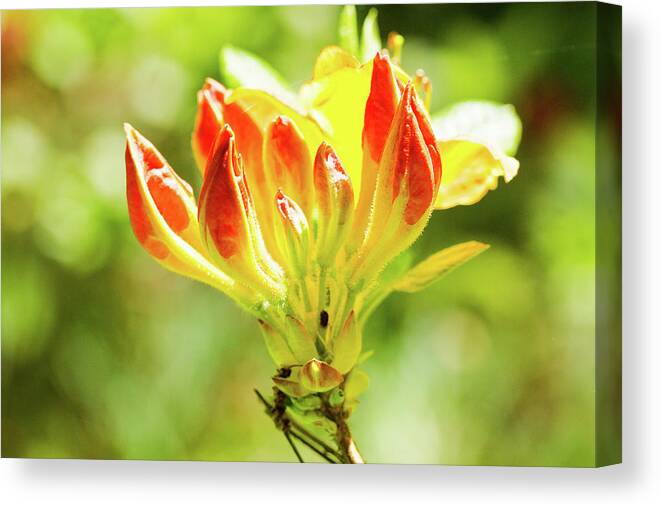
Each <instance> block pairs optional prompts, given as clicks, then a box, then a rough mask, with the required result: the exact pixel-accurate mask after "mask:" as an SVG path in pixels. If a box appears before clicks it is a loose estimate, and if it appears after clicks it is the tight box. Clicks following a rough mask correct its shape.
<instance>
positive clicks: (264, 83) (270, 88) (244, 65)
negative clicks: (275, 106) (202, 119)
mask: <svg viewBox="0 0 661 507" xmlns="http://www.w3.org/2000/svg"><path fill="white" fill-rule="evenodd" d="M218 60H219V64H220V75H221V76H222V77H223V81H224V84H225V86H227V87H228V88H239V87H243V88H259V89H260V90H265V91H267V92H268V93H270V94H271V95H273V96H274V97H278V98H280V99H281V100H285V101H287V102H291V101H293V100H295V94H294V93H292V92H291V90H290V89H289V86H288V85H287V81H286V80H285V79H284V78H283V77H282V76H281V75H280V74H279V73H278V71H276V70H275V69H274V68H273V67H271V66H270V65H269V64H268V63H266V62H265V61H264V60H262V59H261V58H260V57H258V56H257V55H254V54H252V53H249V52H248V51H244V50H243V49H239V48H236V47H234V46H230V45H229V44H228V45H225V46H223V47H222V48H221V49H220V53H219V55H218Z"/></svg>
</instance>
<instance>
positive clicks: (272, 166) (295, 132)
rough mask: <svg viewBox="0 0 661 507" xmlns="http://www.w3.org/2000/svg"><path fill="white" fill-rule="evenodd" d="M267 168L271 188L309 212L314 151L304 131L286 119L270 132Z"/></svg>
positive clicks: (275, 122) (273, 125) (276, 122)
mask: <svg viewBox="0 0 661 507" xmlns="http://www.w3.org/2000/svg"><path fill="white" fill-rule="evenodd" d="M264 164H265V169H266V174H267V175H268V176H267V177H268V179H269V180H270V183H271V188H282V189H283V190H284V191H285V192H286V193H287V194H288V195H290V196H292V198H294V199H296V201H297V202H298V203H299V204H300V205H301V207H302V208H303V209H304V210H305V211H306V212H309V210H310V198H311V196H310V186H311V167H310V165H311V161H310V151H309V149H308V146H307V144H306V142H305V139H304V138H303V134H302V133H301V131H300V130H299V129H298V127H297V126H296V125H295V124H294V122H293V121H292V120H290V119H289V118H287V117H286V116H278V117H277V118H276V119H275V120H273V121H272V122H271V123H270V124H269V126H268V128H267V131H266V136H265V139H264Z"/></svg>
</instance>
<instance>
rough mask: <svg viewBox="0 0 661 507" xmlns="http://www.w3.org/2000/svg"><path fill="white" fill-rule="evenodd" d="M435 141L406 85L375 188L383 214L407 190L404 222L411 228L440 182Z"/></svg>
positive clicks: (428, 205) (410, 90)
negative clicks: (376, 187)
mask: <svg viewBox="0 0 661 507" xmlns="http://www.w3.org/2000/svg"><path fill="white" fill-rule="evenodd" d="M435 141H436V139H435V137H434V134H433V132H432V129H431V126H430V124H429V120H428V119H427V117H426V113H425V112H424V109H423V108H422V107H421V106H420V104H419V103H418V101H417V98H416V96H415V89H414V88H413V85H412V84H411V83H409V84H408V85H406V87H405V88H404V93H403V94H402V99H401V101H400V104H399V107H398V109H397V113H396V115H395V118H394V120H393V122H392V126H391V129H390V133H389V136H388V142H387V144H386V147H385V149H384V153H383V158H382V160H381V166H380V169H379V183H378V187H379V188H378V189H377V192H378V195H377V201H380V205H381V206H382V211H386V210H388V209H390V208H391V207H392V203H393V202H394V201H395V199H397V197H398V196H399V195H400V192H401V191H402V190H403V189H404V188H405V189H406V191H407V195H406V204H405V210H404V220H405V222H406V223H407V224H408V225H414V224H415V223H416V222H417V221H418V220H420V218H421V217H422V216H423V215H424V214H425V212H427V211H428V210H430V209H431V207H432V204H433V201H434V197H435V193H436V190H437V188H438V184H439V183H440V174H441V159H440V156H439V153H438V149H437V148H436V142H435ZM376 213H377V212H376V211H375V214H376ZM380 215H381V216H386V215H387V213H383V212H381V213H380Z"/></svg>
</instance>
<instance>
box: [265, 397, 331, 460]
mask: <svg viewBox="0 0 661 507" xmlns="http://www.w3.org/2000/svg"><path fill="white" fill-rule="evenodd" d="M254 391H255V394H256V395H257V398H258V399H259V401H260V402H261V403H262V404H263V405H264V407H265V408H266V411H267V413H268V415H269V416H270V417H271V418H272V419H273V421H274V422H275V425H276V427H277V428H278V429H279V430H281V431H282V432H283V433H284V435H285V438H286V439H287V441H288V442H289V444H290V445H291V447H292V449H293V451H294V453H295V454H296V457H297V458H298V460H299V461H300V462H301V463H303V460H302V457H301V455H300V453H299V452H298V449H297V448H296V447H295V445H294V443H293V441H292V440H291V437H294V438H295V439H296V440H298V441H299V442H301V443H302V444H303V445H305V446H306V447H308V448H309V449H310V450H311V451H313V452H314V453H316V454H317V455H319V456H320V457H321V458H323V459H324V460H326V461H327V462H329V463H333V464H337V463H338V462H341V460H342V456H340V455H339V454H338V453H337V451H335V450H334V449H332V448H331V447H329V446H328V445H326V444H325V443H324V442H322V441H321V440H320V439H318V438H317V437H315V436H314V435H313V434H312V433H310V432H309V431H307V430H306V429H305V428H303V427H302V426H301V425H299V424H298V423H296V421H293V420H292V419H291V418H289V417H287V415H286V414H285V411H284V410H282V412H281V413H280V411H279V410H278V408H277V407H276V406H274V405H271V403H269V402H268V400H267V399H266V398H265V397H264V396H263V395H262V393H260V392H259V391H258V390H257V389H255V390H254Z"/></svg>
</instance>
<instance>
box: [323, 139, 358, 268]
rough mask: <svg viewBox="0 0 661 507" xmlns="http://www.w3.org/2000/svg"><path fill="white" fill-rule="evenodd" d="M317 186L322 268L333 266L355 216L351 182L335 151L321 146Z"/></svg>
mask: <svg viewBox="0 0 661 507" xmlns="http://www.w3.org/2000/svg"><path fill="white" fill-rule="evenodd" d="M314 186H315V190H316V195H317V207H318V210H319V216H318V219H319V224H318V233H317V257H318V259H319V263H320V264H321V265H327V264H328V263H330V262H331V261H332V260H333V258H334V257H335V254H336V253H337V251H338V250H339V248H340V247H341V246H342V244H343V241H344V238H345V237H346V234H347V232H348V230H349V222H350V220H351V216H352V213H353V207H354V195H353V187H352V186H351V179H350V178H349V175H348V174H347V172H346V170H345V169H344V167H343V166H342V162H340V159H339V158H338V156H337V154H336V153H335V151H334V150H333V148H332V147H331V146H330V145H328V144H326V143H325V142H324V143H321V145H319V149H318V150H317V155H316V157H315V160H314Z"/></svg>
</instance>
